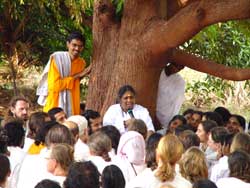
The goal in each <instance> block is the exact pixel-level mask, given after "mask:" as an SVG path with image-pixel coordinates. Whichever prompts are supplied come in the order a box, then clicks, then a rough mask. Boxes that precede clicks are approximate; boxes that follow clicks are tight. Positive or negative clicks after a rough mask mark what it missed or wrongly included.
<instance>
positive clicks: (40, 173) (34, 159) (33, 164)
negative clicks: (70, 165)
mask: <svg viewBox="0 0 250 188" xmlns="http://www.w3.org/2000/svg"><path fill="white" fill-rule="evenodd" d="M45 150H47V149H46V148H44V149H42V150H41V152H40V154H38V155H26V157H25V158H24V160H23V163H22V166H21V169H20V173H19V179H18V183H17V188H24V187H25V188H34V187H35V185H36V184H37V183H38V182H40V181H41V180H43V179H46V178H47V177H50V176H51V175H50V173H49V172H47V168H46V165H47V161H46V159H45V153H46V152H45Z"/></svg>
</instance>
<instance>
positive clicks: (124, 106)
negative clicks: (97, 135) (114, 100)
mask: <svg viewBox="0 0 250 188" xmlns="http://www.w3.org/2000/svg"><path fill="white" fill-rule="evenodd" d="M135 95H136V93H135V90H134V88H133V87H132V86H130V85H124V86H122V87H121V88H120V89H119V92H118V102H119V103H118V104H114V105H112V106H110V107H109V108H108V110H107V112H106V113H105V114H104V117H103V125H104V126H107V125H114V126H115V127H116V128H117V129H118V130H119V131H120V133H121V134H122V133H124V132H126V131H127V120H128V119H130V118H136V119H141V120H143V121H144V122H145V123H146V125H147V129H148V131H150V132H154V126H153V123H152V119H151V117H150V115H149V112H148V110H147V109H146V108H144V107H143V106H141V105H138V104H135Z"/></svg>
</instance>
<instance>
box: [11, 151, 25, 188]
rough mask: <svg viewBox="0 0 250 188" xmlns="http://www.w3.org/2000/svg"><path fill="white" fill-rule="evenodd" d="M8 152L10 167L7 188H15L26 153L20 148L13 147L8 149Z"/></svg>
mask: <svg viewBox="0 0 250 188" xmlns="http://www.w3.org/2000/svg"><path fill="white" fill-rule="evenodd" d="M8 151H9V152H10V156H9V160H10V166H11V175H10V177H9V178H8V188H15V187H16V184H17V182H18V178H19V173H20V168H21V165H22V162H23V160H24V158H25V156H26V153H25V151H23V150H22V149H21V148H20V147H13V146H10V147H8Z"/></svg>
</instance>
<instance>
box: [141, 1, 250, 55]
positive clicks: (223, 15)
mask: <svg viewBox="0 0 250 188" xmlns="http://www.w3.org/2000/svg"><path fill="white" fill-rule="evenodd" d="M246 18H250V0H237V1H235V0H209V1H208V0H201V1H194V2H192V3H190V4H189V5H187V6H186V7H184V8H183V9H181V10H180V11H179V12H178V13H177V14H175V16H173V17H172V18H171V19H170V20H169V21H163V20H158V21H157V22H154V23H152V24H151V25H150V27H149V28H148V31H147V32H146V33H145V35H144V41H145V44H147V45H149V48H150V49H152V52H153V53H155V54H159V53H164V52H165V51H166V50H167V49H169V48H174V47H177V46H179V45H180V44H183V43H184V42H185V41H188V40H189V39H191V38H192V37H193V36H194V35H195V34H197V33H198V32H199V31H200V30H202V29H203V28H204V27H206V26H208V25H211V24H214V23H217V22H223V21H228V20H236V19H246Z"/></svg>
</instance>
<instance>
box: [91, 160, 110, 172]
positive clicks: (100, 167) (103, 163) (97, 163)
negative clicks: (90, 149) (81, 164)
mask: <svg viewBox="0 0 250 188" xmlns="http://www.w3.org/2000/svg"><path fill="white" fill-rule="evenodd" d="M89 160H90V161H91V162H92V163H93V164H94V165H95V166H96V167H97V169H98V171H99V173H100V174H102V171H103V169H104V168H105V167H106V166H109V165H112V164H113V163H112V162H111V161H110V162H107V161H105V160H104V159H103V158H102V157H100V156H90V157H89Z"/></svg>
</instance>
